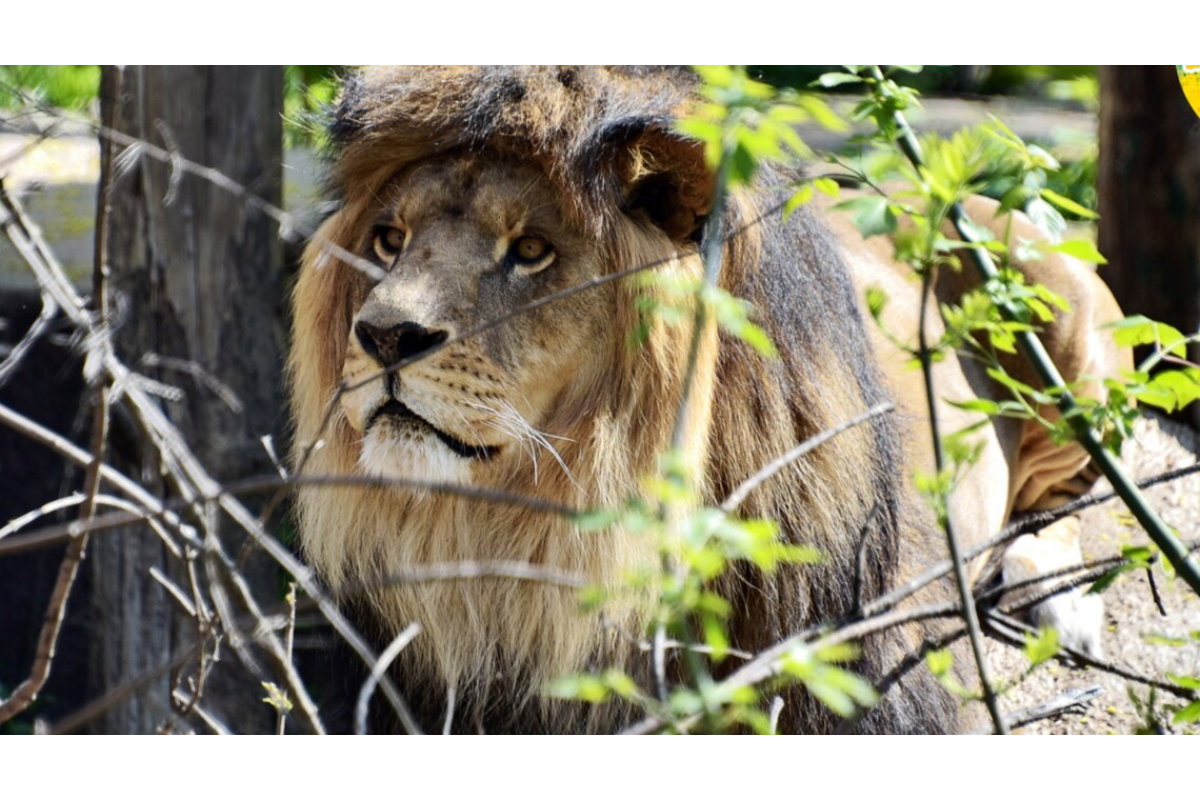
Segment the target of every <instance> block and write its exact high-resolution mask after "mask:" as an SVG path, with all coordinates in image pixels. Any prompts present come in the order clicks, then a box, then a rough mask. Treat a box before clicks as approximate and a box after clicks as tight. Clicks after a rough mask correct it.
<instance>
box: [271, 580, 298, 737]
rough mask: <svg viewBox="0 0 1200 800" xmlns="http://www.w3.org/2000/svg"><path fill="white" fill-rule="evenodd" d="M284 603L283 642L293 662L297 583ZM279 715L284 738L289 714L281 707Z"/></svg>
mask: <svg viewBox="0 0 1200 800" xmlns="http://www.w3.org/2000/svg"><path fill="white" fill-rule="evenodd" d="M284 601H285V602H286V603H287V607H288V618H287V633H286V634H285V636H284V640H283V652H284V653H285V654H286V655H287V657H288V661H291V660H292V646H293V645H294V644H295V643H296V584H295V583H289V584H288V593H287V597H285V598H284ZM284 699H287V694H284ZM278 713H279V723H278V726H277V727H276V731H275V732H276V733H277V734H279V735H280V736H283V733H284V728H285V727H286V725H287V713H286V712H285V711H284V709H283V706H280V707H279V709H278Z"/></svg>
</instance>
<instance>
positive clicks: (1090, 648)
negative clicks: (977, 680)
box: [1001, 517, 1104, 658]
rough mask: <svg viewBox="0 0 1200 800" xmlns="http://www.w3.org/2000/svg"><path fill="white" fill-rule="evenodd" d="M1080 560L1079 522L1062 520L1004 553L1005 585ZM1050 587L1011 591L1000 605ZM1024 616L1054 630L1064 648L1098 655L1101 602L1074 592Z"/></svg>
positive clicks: (1102, 604)
mask: <svg viewBox="0 0 1200 800" xmlns="http://www.w3.org/2000/svg"><path fill="white" fill-rule="evenodd" d="M1082 560H1083V557H1082V554H1081V552H1080V550H1079V520H1078V518H1076V517H1066V518H1064V519H1061V520H1058V521H1057V522H1055V523H1054V524H1052V525H1050V526H1048V527H1046V528H1043V529H1042V530H1041V531H1039V532H1038V533H1037V534H1026V535H1025V536H1022V537H1020V538H1019V539H1017V540H1016V541H1014V542H1013V543H1012V544H1011V545H1009V547H1008V549H1007V550H1006V551H1005V553H1004V561H1003V573H1004V583H1005V585H1009V586H1011V585H1013V584H1017V583H1021V582H1023V581H1028V580H1031V579H1033V578H1036V577H1038V576H1039V575H1045V574H1047V573H1050V572H1054V571H1056V570H1061V569H1064V568H1067V567H1072V566H1076V565H1078V564H1079V563H1080V562H1082ZM1049 585H1051V582H1047V583H1044V584H1033V585H1031V586H1028V587H1022V588H1018V589H1014V590H1012V591H1010V592H1008V593H1007V594H1006V595H1005V596H1004V597H1003V598H1002V601H1001V602H1002V603H1004V604H1008V603H1009V602H1013V601H1016V602H1020V600H1022V599H1023V598H1026V597H1029V596H1031V595H1033V594H1037V593H1040V592H1042V591H1044V590H1045V589H1046V588H1047V587H1048V586H1049ZM1027 613H1028V615H1029V620H1030V622H1031V623H1032V624H1034V625H1036V626H1038V627H1039V628H1054V629H1056V630H1057V631H1058V640H1059V642H1060V643H1061V644H1063V645H1065V646H1066V647H1070V648H1071V649H1073V650H1078V651H1079V652H1081V653H1083V654H1085V655H1088V656H1092V657H1093V658H1101V657H1102V656H1103V647H1102V645H1101V638H1100V634H1101V631H1102V628H1103V625H1104V601H1103V600H1102V599H1101V598H1100V596H1099V595H1094V594H1085V593H1084V591H1083V590H1082V589H1080V588H1079V587H1076V588H1073V589H1070V590H1068V591H1065V592H1062V593H1061V594H1057V595H1055V596H1054V597H1051V598H1048V599H1046V600H1044V601H1042V602H1041V603H1038V604H1037V605H1035V606H1033V607H1032V608H1031V609H1029V611H1028V612H1027Z"/></svg>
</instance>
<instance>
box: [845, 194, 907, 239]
mask: <svg viewBox="0 0 1200 800" xmlns="http://www.w3.org/2000/svg"><path fill="white" fill-rule="evenodd" d="M834 209H835V210H840V211H849V212H851V214H852V215H853V216H852V217H851V221H852V222H853V223H854V227H856V228H858V232H859V233H861V234H862V235H863V237H864V238H870V237H872V236H878V235H880V234H887V233H892V232H893V231H895V230H896V214H895V212H893V211H892V204H891V202H890V201H889V200H888V199H887V198H886V197H856V198H854V199H852V200H846V201H844V202H841V203H838V204H837V205H836V206H834Z"/></svg>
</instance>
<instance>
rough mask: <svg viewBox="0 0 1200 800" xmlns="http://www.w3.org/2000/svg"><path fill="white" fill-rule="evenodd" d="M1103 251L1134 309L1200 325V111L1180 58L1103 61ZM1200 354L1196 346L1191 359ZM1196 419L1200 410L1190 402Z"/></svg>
mask: <svg viewBox="0 0 1200 800" xmlns="http://www.w3.org/2000/svg"><path fill="white" fill-rule="evenodd" d="M1100 89H1101V96H1100V165H1099V176H1098V187H1097V188H1098V192H1099V196H1100V217H1101V219H1100V252H1102V253H1104V255H1105V257H1107V258H1108V260H1109V264H1108V265H1107V266H1106V267H1105V268H1104V277H1105V279H1106V280H1107V281H1108V284H1109V285H1110V286H1111V287H1112V289H1113V293H1114V294H1115V295H1116V297H1117V300H1118V301H1119V302H1120V303H1121V306H1122V307H1123V308H1124V309H1125V312H1126V313H1127V314H1145V315H1146V316H1148V317H1150V318H1151V319H1156V320H1160V321H1162V322H1167V323H1170V324H1171V325H1174V326H1175V327H1177V328H1179V329H1180V330H1182V331H1184V332H1185V333H1188V332H1192V333H1194V332H1195V331H1196V329H1197V327H1198V326H1200V119H1198V118H1197V117H1196V114H1195V113H1194V112H1193V111H1192V109H1191V107H1190V106H1189V105H1188V102H1187V99H1186V98H1185V97H1184V95H1183V91H1182V90H1181V89H1180V86H1179V80H1178V78H1177V77H1176V73H1175V67H1173V66H1109V67H1101V68H1100ZM1198 357H1200V348H1193V350H1192V358H1193V360H1196V359H1197V358H1198ZM1190 419H1191V421H1192V422H1193V424H1196V423H1200V410H1197V409H1195V408H1193V410H1192V413H1191V415H1190Z"/></svg>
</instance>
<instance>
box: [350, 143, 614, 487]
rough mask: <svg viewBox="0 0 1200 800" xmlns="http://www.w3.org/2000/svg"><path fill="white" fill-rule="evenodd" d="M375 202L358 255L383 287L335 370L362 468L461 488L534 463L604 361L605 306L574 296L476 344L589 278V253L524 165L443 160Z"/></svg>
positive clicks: (608, 333) (406, 175)
mask: <svg viewBox="0 0 1200 800" xmlns="http://www.w3.org/2000/svg"><path fill="white" fill-rule="evenodd" d="M376 194H377V196H378V203H377V204H376V205H375V206H374V207H370V208H368V209H367V210H366V211H365V212H364V213H362V214H360V215H359V220H360V222H359V224H358V227H359V228H360V230H359V231H358V234H359V237H358V244H359V248H360V249H359V252H360V253H362V254H363V255H364V257H366V258H368V259H371V260H373V261H374V262H375V263H377V264H378V265H379V266H380V267H381V268H382V269H383V270H384V276H383V278H382V279H381V280H380V281H379V282H378V283H375V284H374V285H364V286H363V287H362V291H361V292H360V296H361V298H362V300H361V304H359V305H357V307H356V309H355V311H354V314H353V318H352V324H351V326H350V331H349V338H348V342H347V346H346V351H345V352H346V356H345V360H344V362H343V364H342V378H343V380H344V381H345V383H346V385H348V386H357V387H358V388H354V389H352V390H350V391H347V392H345V393H344V394H343V396H342V398H341V405H342V409H343V410H344V412H345V415H346V419H347V421H348V422H349V423H350V425H351V427H352V428H353V429H354V430H355V431H357V432H358V433H359V434H360V435H361V437H362V451H361V456H360V465H361V467H362V468H364V469H365V470H366V471H367V472H368V473H370V474H375V475H379V476H385V477H406V478H415V479H421V480H454V481H464V480H471V479H478V478H479V477H480V474H481V473H483V472H484V471H486V469H487V467H488V465H489V463H494V462H498V461H499V462H503V461H510V462H511V460H513V459H520V458H522V457H528V458H530V459H532V460H533V463H534V464H536V463H537V451H538V450H539V449H540V448H545V449H547V450H549V451H550V452H553V451H554V440H553V439H552V438H550V437H549V436H547V435H546V434H545V433H544V432H543V431H544V429H545V426H546V425H547V423H548V422H550V417H551V416H552V413H553V410H554V409H555V408H556V407H558V406H559V405H560V401H561V399H562V398H563V396H564V394H570V393H571V390H572V388H575V389H576V390H577V391H578V390H582V388H583V387H584V386H585V384H586V383H587V381H588V380H589V378H590V377H593V376H591V375H590V373H591V372H592V371H594V369H595V367H593V364H594V363H598V361H599V360H600V356H601V355H602V354H604V353H607V352H608V351H609V347H608V342H609V340H610V338H611V337H613V336H614V332H613V331H612V330H611V328H612V326H611V324H606V321H605V314H604V313H603V312H602V305H603V300H602V299H601V298H598V297H596V296H595V295H592V296H589V297H587V298H575V297H568V298H565V299H562V300H557V301H555V303H553V304H549V305H548V306H547V307H546V308H545V309H539V310H534V311H532V312H528V313H522V314H518V315H516V316H514V317H512V318H511V319H509V320H507V321H505V322H502V323H500V324H498V325H496V326H495V327H492V328H490V329H488V330H486V331H484V332H482V333H479V334H477V335H470V334H471V332H472V330H473V329H475V328H477V327H478V326H480V325H481V324H484V323H491V322H494V321H495V320H497V319H500V318H503V317H504V316H505V315H507V314H509V313H510V312H513V311H514V310H516V309H519V308H521V307H523V306H526V305H528V304H529V303H531V302H532V301H535V300H537V299H538V298H543V297H546V296H547V295H550V294H553V293H555V292H557V291H559V290H562V289H566V288H568V287H572V286H576V285H578V284H580V283H584V282H586V281H588V280H589V279H591V278H594V277H596V276H597V275H599V274H600V270H601V265H600V263H599V260H600V259H599V258H598V256H597V253H596V250H595V246H594V242H592V241H590V240H589V237H588V236H587V234H586V233H585V232H584V231H582V230H579V229H577V228H575V227H573V226H572V225H570V224H569V223H568V222H567V221H566V220H565V219H564V218H563V215H562V213H561V210H560V200H559V198H558V197H557V196H556V194H555V192H554V190H553V188H552V187H550V186H549V185H548V183H547V182H546V180H545V179H544V178H543V176H542V175H541V173H540V172H538V171H536V170H534V169H532V168H530V167H527V166H521V165H517V164H512V163H507V162H504V161H496V160H494V159H492V160H489V161H487V162H485V161H483V160H482V159H480V158H479V157H476V156H472V155H450V156H440V157H437V158H434V159H430V160H425V161H422V162H418V163H417V164H415V165H413V166H411V167H409V168H408V169H406V170H404V171H403V172H402V173H401V174H400V175H399V176H398V177H397V178H396V179H395V180H394V181H392V182H391V183H390V184H389V185H388V186H387V187H386V188H385V189H384V191H382V192H378V193H376ZM364 281H365V279H364ZM597 301H599V304H598V302H597ZM610 321H611V320H610ZM460 337H461V338H460ZM413 359H416V360H415V361H413V362H412V363H410V364H408V365H407V366H404V367H403V368H402V369H400V370H396V371H393V372H392V373H391V374H389V375H386V376H382V375H381V370H382V369H383V368H384V367H387V366H391V365H394V364H397V363H400V362H403V361H408V360H413Z"/></svg>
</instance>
